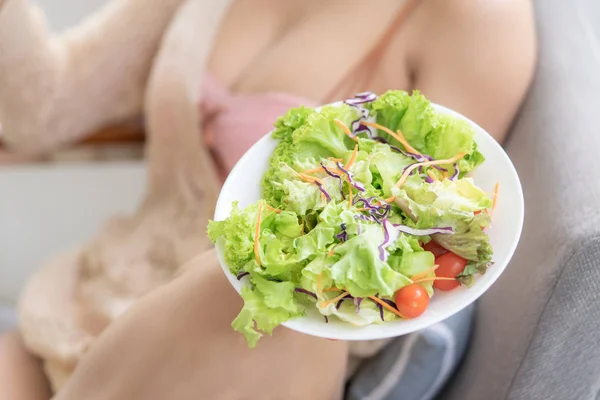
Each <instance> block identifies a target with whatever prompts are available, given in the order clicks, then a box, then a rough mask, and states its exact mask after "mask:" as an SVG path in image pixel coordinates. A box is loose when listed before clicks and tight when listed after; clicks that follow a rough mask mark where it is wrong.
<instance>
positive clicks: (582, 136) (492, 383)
mask: <svg viewBox="0 0 600 400" xmlns="http://www.w3.org/2000/svg"><path fill="white" fill-rule="evenodd" d="M536 14H537V21H538V34H539V59H538V69H537V76H536V78H535V82H534V84H533V87H532V90H531V92H530V94H529V96H528V99H527V100H526V102H525V104H524V107H523V109H522V112H521V115H520V116H519V118H518V119H517V121H516V123H515V126H514V129H513V132H512V134H511V136H510V138H509V141H508V143H507V145H506V148H507V151H508V154H509V155H510V157H511V159H512V160H513V162H514V163H515V166H516V167H517V170H518V172H519V176H520V178H521V181H522V183H523V188H524V192H525V204H526V212H525V226H524V230H523V236H522V240H521V243H520V245H519V248H518V250H517V253H516V255H515V257H514V259H513V261H512V262H511V265H510V266H509V267H508V269H507V270H506V272H505V273H504V274H503V276H502V277H501V278H500V279H499V281H498V282H497V283H496V284H495V285H494V286H493V287H492V288H491V289H490V291H489V292H488V293H486V294H485V296H483V298H482V299H481V301H480V302H479V305H478V309H477V314H476V319H475V327H474V331H473V337H472V341H471V347H470V350H469V351H468V353H467V355H466V358H465V360H464V362H463V365H462V367H461V368H460V370H459V371H458V373H457V375H456V376H455V377H454V379H452V380H451V383H450V385H449V386H448V387H447V388H446V389H445V390H444V392H443V394H442V395H441V396H440V398H441V399H443V400H483V399H489V400H495V399H520V400H521V399H522V400H537V399H540V400H542V399H543V400H570V399H573V400H584V399H590V400H592V399H594V400H595V399H600V172H599V169H598V165H599V162H600V125H599V124H598V122H599V120H600V2H599V1H598V0H573V1H567V0H538V1H537V2H536Z"/></svg>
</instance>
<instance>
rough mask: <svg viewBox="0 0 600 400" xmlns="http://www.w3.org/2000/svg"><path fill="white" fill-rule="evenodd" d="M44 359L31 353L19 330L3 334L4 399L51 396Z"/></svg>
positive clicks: (0, 373) (0, 386)
mask: <svg viewBox="0 0 600 400" xmlns="http://www.w3.org/2000/svg"><path fill="white" fill-rule="evenodd" d="M49 398H50V389H49V386H48V382H47V380H46V376H45V374H44V372H43V370H42V363H41V361H40V360H38V359H37V358H35V357H33V356H32V355H31V354H29V353H28V352H27V351H26V350H25V347H24V346H23V342H22V341H21V338H20V337H19V334H18V333H16V332H12V333H9V334H7V335H3V336H0V399H11V400H47V399H49Z"/></svg>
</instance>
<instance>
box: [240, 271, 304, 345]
mask: <svg viewBox="0 0 600 400" xmlns="http://www.w3.org/2000/svg"><path fill="white" fill-rule="evenodd" d="M252 282H253V283H254V286H253V288H249V287H244V288H243V289H242V298H243V299H244V307H243V308H242V311H240V313H239V315H238V316H237V317H236V318H235V320H234V321H233V322H232V324H231V326H232V327H233V329H235V330H236V331H238V332H240V333H242V334H243V335H244V336H245V338H246V341H247V342H248V346H249V347H254V346H256V343H257V342H258V340H259V339H260V337H261V336H262V333H261V332H264V333H267V334H269V335H270V334H271V333H272V332H273V329H274V328H275V327H277V326H278V325H280V324H281V323H283V322H285V321H287V320H289V319H291V318H294V317H297V316H300V315H302V314H303V312H302V310H301V309H300V308H299V307H298V306H297V305H296V303H295V301H294V290H295V285H294V284H293V283H292V282H275V281H269V280H266V279H264V278H262V277H261V276H259V275H252Z"/></svg>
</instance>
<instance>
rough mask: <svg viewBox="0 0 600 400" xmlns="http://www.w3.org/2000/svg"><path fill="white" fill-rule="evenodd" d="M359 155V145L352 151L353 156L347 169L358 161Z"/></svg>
mask: <svg viewBox="0 0 600 400" xmlns="http://www.w3.org/2000/svg"><path fill="white" fill-rule="evenodd" d="M357 154H358V145H356V146H354V150H353V151H352V155H351V156H350V159H349V160H348V163H347V164H346V165H344V168H345V169H349V168H350V167H351V166H352V165H354V161H356V155H357Z"/></svg>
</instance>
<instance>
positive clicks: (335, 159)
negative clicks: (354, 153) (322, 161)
mask: <svg viewBox="0 0 600 400" xmlns="http://www.w3.org/2000/svg"><path fill="white" fill-rule="evenodd" d="M327 159H328V160H331V161H334V162H344V159H343V158H334V157H328V158H327Z"/></svg>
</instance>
